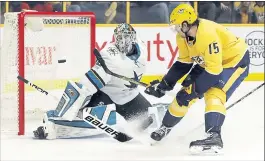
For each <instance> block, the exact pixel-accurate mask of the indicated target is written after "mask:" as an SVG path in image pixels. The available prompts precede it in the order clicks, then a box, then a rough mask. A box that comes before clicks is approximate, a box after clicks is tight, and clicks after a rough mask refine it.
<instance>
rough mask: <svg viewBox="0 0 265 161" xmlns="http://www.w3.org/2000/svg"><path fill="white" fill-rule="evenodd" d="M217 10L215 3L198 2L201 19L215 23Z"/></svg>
mask: <svg viewBox="0 0 265 161" xmlns="http://www.w3.org/2000/svg"><path fill="white" fill-rule="evenodd" d="M216 8H217V6H216V3H215V2H198V12H199V17H200V18H204V19H208V20H211V21H214V20H215V17H216Z"/></svg>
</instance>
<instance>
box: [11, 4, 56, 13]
mask: <svg viewBox="0 0 265 161" xmlns="http://www.w3.org/2000/svg"><path fill="white" fill-rule="evenodd" d="M9 8H10V12H20V11H21V10H36V11H45V12H53V5H52V3H51V2H44V1H25V2H16V1H10V2H9Z"/></svg>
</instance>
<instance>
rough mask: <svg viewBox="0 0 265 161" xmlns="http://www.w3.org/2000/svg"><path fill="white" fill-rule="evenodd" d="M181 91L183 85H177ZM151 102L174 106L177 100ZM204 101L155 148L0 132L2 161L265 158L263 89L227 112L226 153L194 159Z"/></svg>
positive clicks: (94, 139)
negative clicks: (193, 147) (192, 150)
mask: <svg viewBox="0 0 265 161" xmlns="http://www.w3.org/2000/svg"><path fill="white" fill-rule="evenodd" d="M259 84H261V82H255V83H253V82H246V83H243V84H242V85H241V86H240V87H239V89H238V90H237V91H236V92H235V93H234V95H233V96H232V97H231V99H230V100H229V102H228V103H227V105H230V104H231V103H233V102H234V101H235V100H237V99H238V98H240V97H242V96H243V95H245V94H246V93H247V92H249V91H251V90H252V89H253V88H255V87H256V86H258V85H259ZM176 88H177V89H178V87H176ZM147 98H148V99H149V100H150V101H151V102H152V103H155V102H166V103H169V102H170V101H171V100H172V98H171V97H167V96H166V97H164V98H162V99H155V98H154V97H151V96H147ZM203 119H204V102H203V100H200V101H199V102H197V103H196V104H195V105H194V106H192V108H191V109H190V111H189V112H188V114H187V115H186V116H185V117H184V119H183V120H182V121H181V122H180V123H179V124H178V125H177V126H176V127H175V128H174V129H173V131H172V132H171V133H170V135H169V136H168V137H167V138H166V139H165V140H164V141H163V142H161V143H159V144H157V145H156V146H148V145H143V144H141V143H140V142H137V141H130V142H127V143H119V142H116V141H115V140H113V139H111V138H108V137H107V136H106V137H99V136H98V137H95V136H94V137H87V138H82V139H61V140H52V141H51V140H33V139H32V136H30V135H29V134H31V129H30V130H29V131H28V132H30V133H27V135H25V136H14V135H7V134H3V133H2V134H1V153H0V155H1V160H264V87H263V88H261V89H259V90H258V91H256V92H255V93H253V94H252V95H250V96H249V97H248V98H246V99H245V100H243V101H242V102H240V103H238V104H237V105H235V106H234V107H233V108H231V109H230V110H228V111H227V117H226V120H225V124H224V125H223V130H222V137H223V142H224V154H223V155H220V156H191V155H189V153H188V146H189V143H190V141H192V140H194V139H195V140H196V139H200V138H202V137H203V134H204V133H203V132H204V128H203V126H201V128H199V129H197V130H195V131H194V130H193V129H194V128H197V127H198V126H200V125H201V124H202V123H203Z"/></svg>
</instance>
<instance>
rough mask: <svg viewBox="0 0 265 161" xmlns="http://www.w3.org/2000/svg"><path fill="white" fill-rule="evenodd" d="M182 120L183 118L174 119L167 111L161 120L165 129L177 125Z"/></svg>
mask: <svg viewBox="0 0 265 161" xmlns="http://www.w3.org/2000/svg"><path fill="white" fill-rule="evenodd" d="M182 118H183V117H175V116H173V115H171V114H170V112H169V111H167V112H166V114H165V116H164V118H163V121H162V124H163V125H164V126H166V127H173V126H175V125H176V124H177V123H179V122H180V120H181V119H182Z"/></svg>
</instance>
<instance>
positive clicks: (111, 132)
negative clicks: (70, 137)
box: [17, 76, 129, 142]
mask: <svg viewBox="0 0 265 161" xmlns="http://www.w3.org/2000/svg"><path fill="white" fill-rule="evenodd" d="M17 78H18V80H20V81H22V82H24V83H25V84H27V85H29V86H31V87H33V88H35V89H36V90H37V91H39V92H40V93H43V94H45V95H46V96H50V97H52V98H53V99H54V100H56V101H59V99H58V98H57V97H56V96H53V95H52V94H50V93H48V92H47V91H45V90H44V89H42V88H41V87H39V86H37V85H35V84H33V83H32V82H30V81H29V80H27V79H25V78H23V77H21V76H17ZM83 114H85V117H84V118H82V119H83V120H84V121H85V122H86V123H88V124H90V125H92V126H94V127H95V128H97V129H99V130H102V131H103V132H104V133H105V134H107V135H108V136H110V137H112V138H114V139H115V140H117V141H119V142H125V141H127V138H128V137H129V136H128V135H126V134H124V133H122V132H119V131H117V130H115V129H114V128H113V127H110V126H109V125H108V124H105V123H103V122H102V121H101V120H99V119H98V118H96V117H95V116H93V115H91V114H90V113H88V112H86V113H84V112H83Z"/></svg>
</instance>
